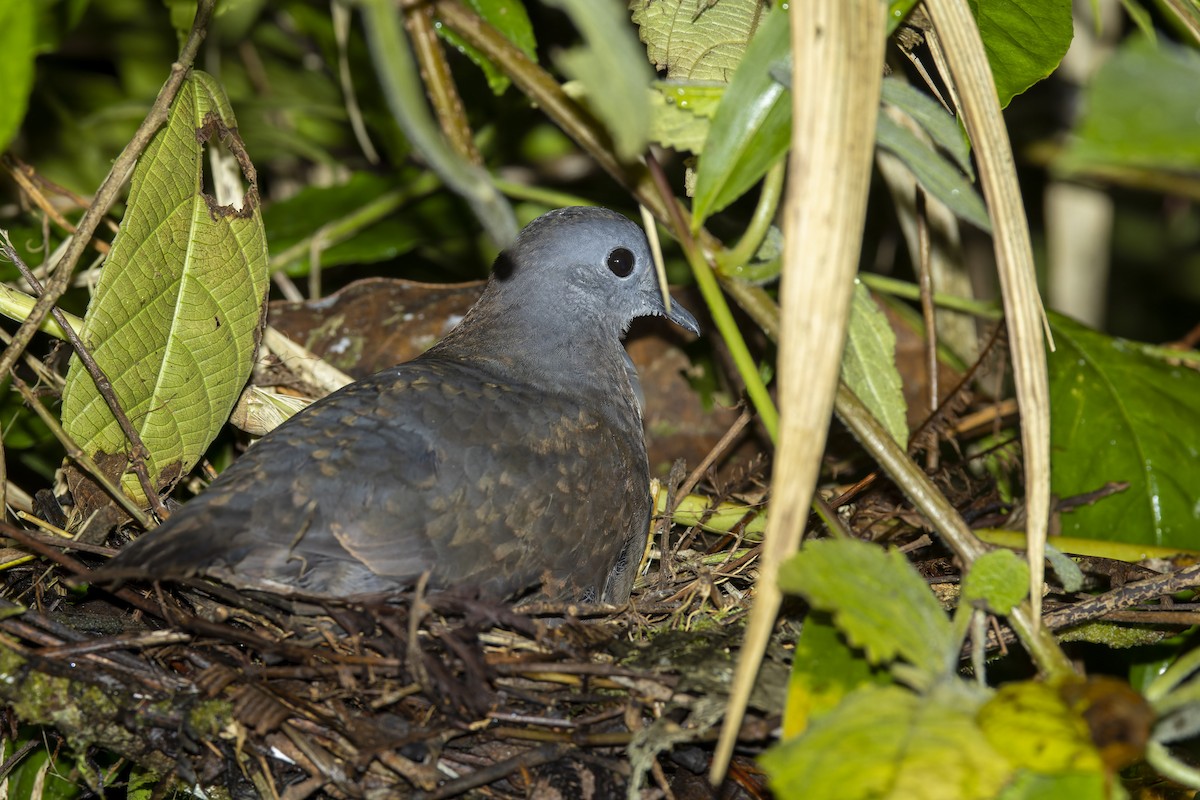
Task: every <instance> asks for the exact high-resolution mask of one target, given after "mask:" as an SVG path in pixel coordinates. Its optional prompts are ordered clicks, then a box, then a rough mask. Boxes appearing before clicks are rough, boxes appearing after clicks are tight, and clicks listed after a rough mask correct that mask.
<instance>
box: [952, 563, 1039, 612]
mask: <svg viewBox="0 0 1200 800" xmlns="http://www.w3.org/2000/svg"><path fill="white" fill-rule="evenodd" d="M1028 594H1029V565H1028V564H1027V563H1026V562H1025V561H1023V560H1021V559H1020V558H1018V557H1017V555H1016V554H1015V553H1014V552H1013V551H1011V550H992V551H991V552H989V553H984V554H983V555H982V556H980V557H979V558H977V559H975V563H974V564H972V565H971V569H970V570H969V571H968V572H967V575H966V577H965V578H963V586H962V599H963V601H964V602H967V603H976V602H981V603H983V604H984V606H985V607H986V608H987V610H988V611H990V612H992V613H993V614H1007V613H1009V612H1010V611H1012V609H1013V606H1015V605H1016V604H1017V603H1020V602H1021V601H1022V600H1024V599H1025V596H1026V595H1028Z"/></svg>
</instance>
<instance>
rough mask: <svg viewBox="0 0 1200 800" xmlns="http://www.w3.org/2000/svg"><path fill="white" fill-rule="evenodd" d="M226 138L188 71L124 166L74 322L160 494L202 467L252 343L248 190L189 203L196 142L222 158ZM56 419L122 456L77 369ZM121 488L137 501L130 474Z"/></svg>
mask: <svg viewBox="0 0 1200 800" xmlns="http://www.w3.org/2000/svg"><path fill="white" fill-rule="evenodd" d="M236 129H237V122H236V120H235V119H234V117H233V113H232V110H231V109H230V107H229V103H228V101H227V100H226V99H225V95H224V92H223V91H222V90H221V88H220V86H219V85H218V84H217V83H216V81H214V80H213V79H212V78H211V77H209V76H208V75H205V74H204V73H202V72H193V73H192V75H191V76H190V77H189V78H188V80H187V81H185V82H184V85H183V88H182V89H181V90H180V92H179V96H178V97H177V98H176V100H175V102H174V104H173V105H172V106H171V111H170V117H169V119H168V120H167V124H166V125H165V126H164V127H163V128H162V129H161V130H159V132H158V134H157V135H156V136H155V137H154V140H153V141H152V142H151V143H150V146H149V147H148V148H147V150H146V153H145V155H143V156H142V158H140V159H139V160H138V163H137V167H136V169H135V170H134V173H133V181H132V188H131V190H130V194H129V204H128V207H127V209H126V212H125V217H124V219H123V220H122V221H121V228H120V230H119V231H118V233H117V236H116V239H115V240H114V241H113V247H112V251H111V252H110V253H109V255H108V259H107V261H106V262H105V268H104V270H103V271H102V273H101V277H100V282H99V284H98V286H97V287H96V294H95V297H94V298H93V299H92V302H91V304H90V305H89V306H88V310H87V315H86V317H85V319H84V328H83V332H82V334H83V341H84V343H85V344H86V345H87V346H88V348H89V349H90V350H91V353H92V355H93V356H94V357H95V359H96V361H97V362H98V363H99V365H100V367H101V368H102V369H103V370H104V372H105V373H106V374H107V375H108V377H109V378H110V379H111V381H112V384H113V389H114V391H115V392H116V396H117V399H118V401H119V402H120V404H121V406H122V408H124V410H125V412H126V413H127V414H128V415H129V418H130V419H131V420H132V422H133V424H134V426H135V427H136V429H137V431H138V433H139V434H140V436H141V437H142V440H143V441H144V442H145V444H146V447H147V448H148V449H149V451H150V463H149V464H148V465H147V466H148V467H149V470H150V474H151V478H152V480H154V481H155V483H156V485H160V486H161V485H165V484H168V483H170V482H171V481H172V480H173V479H174V478H175V477H177V476H178V475H181V474H184V473H186V472H187V471H188V470H189V469H191V467H192V466H193V465H194V464H195V463H196V461H198V460H199V458H200V456H201V455H203V453H204V451H205V449H206V448H207V447H208V445H209V443H210V442H211V441H212V439H213V437H214V436H216V434H217V432H218V431H219V430H220V428H221V426H222V425H223V424H224V422H225V420H226V418H227V417H228V416H229V411H230V409H232V408H233V404H234V402H235V401H236V400H237V398H238V394H239V393H240V392H241V390H242V387H243V386H244V385H245V383H246V379H247V378H248V377H249V375H250V367H251V365H252V364H253V359H254V353H255V350H256V348H257V345H258V337H259V326H260V324H261V320H262V317H263V307H264V304H265V302H266V292H267V244H266V236H265V235H264V233H263V226H262V219H261V217H260V214H259V207H258V192H257V188H256V187H255V186H254V185H253V181H251V188H250V190H249V191H248V192H247V194H246V196H245V197H244V198H243V205H242V210H241V211H235V210H233V209H232V208H229V207H219V206H217V204H216V201H215V200H214V199H213V198H211V197H209V196H207V195H205V194H204V193H203V191H202V190H203V183H202V170H203V163H204V158H203V157H204V155H205V148H206V142H209V143H211V142H212V141H213V140H216V139H218V138H220V139H223V140H224V141H226V142H230V143H232V144H234V146H235V147H234V149H235V150H236V145H237V140H236V133H235V131H236ZM246 164H247V166H248V165H249V162H248V161H247V162H246ZM62 416H63V424H64V427H65V428H66V430H67V433H69V434H70V435H71V437H72V438H73V439H74V440H75V441H76V442H77V443H78V444H79V445H80V446H81V447H82V448H83V449H84V450H85V451H86V452H88V453H89V454H92V455H95V454H98V453H110V454H111V453H125V452H128V450H129V443H128V442H127V441H126V439H125V435H124V434H123V433H122V432H121V430H120V428H119V427H118V426H117V422H116V420H115V419H114V418H113V416H112V414H111V412H110V411H109V409H108V407H107V406H106V405H105V403H104V401H103V399H102V398H101V397H100V395H99V393H98V392H97V390H96V387H95V384H94V383H93V382H92V379H91V377H90V376H89V375H88V374H87V372H86V370H84V368H83V365H82V364H81V363H80V362H79V360H78V358H72V359H71V365H70V369H69V370H68V372H67V382H66V388H65V389H64V391H63V404H62ZM159 476H162V478H161V480H160V479H159ZM124 486H125V490H126V491H127V492H128V493H129V494H130V495H131V496H133V497H137V498H141V497H142V492H141V489H140V487H139V486H138V485H137V481H136V480H135V479H134V477H133V476H132V475H126V476H125V479H124Z"/></svg>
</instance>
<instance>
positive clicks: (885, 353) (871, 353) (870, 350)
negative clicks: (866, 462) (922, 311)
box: [842, 282, 908, 448]
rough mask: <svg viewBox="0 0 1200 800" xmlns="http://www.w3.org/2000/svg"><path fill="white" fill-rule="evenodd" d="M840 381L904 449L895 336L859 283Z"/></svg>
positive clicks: (905, 429)
mask: <svg viewBox="0 0 1200 800" xmlns="http://www.w3.org/2000/svg"><path fill="white" fill-rule="evenodd" d="M842 380H844V381H846V385H847V386H849V387H850V389H851V391H853V392H854V393H855V394H856V395H858V398H859V399H860V400H862V401H863V403H865V404H866V406H867V408H869V409H870V410H871V413H872V414H874V415H875V418H876V419H878V420H879V421H880V422H882V423H883V426H884V427H885V428H887V431H888V433H890V434H891V435H892V438H893V439H895V440H896V441H897V442H898V443H899V445H900V446H901V447H904V448H907V447H908V418H907V413H906V412H907V409H908V407H907V404H906V403H905V402H904V388H903V386H902V385H901V381H900V371H899V370H898V369H896V333H895V331H893V330H892V326H891V325H889V324H888V320H887V316H886V315H885V314H884V313H883V311H882V310H881V309H880V308H879V306H878V305H876V304H875V301H874V300H873V299H872V298H871V292H870V291H869V290H868V289H867V287H866V286H864V285H863V284H862V283H860V282H856V283H855V285H854V303H853V305H851V306H850V330H849V333H848V334H847V336H846V348H845V349H844V350H843V351H842Z"/></svg>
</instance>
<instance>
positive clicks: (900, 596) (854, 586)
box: [779, 539, 959, 688]
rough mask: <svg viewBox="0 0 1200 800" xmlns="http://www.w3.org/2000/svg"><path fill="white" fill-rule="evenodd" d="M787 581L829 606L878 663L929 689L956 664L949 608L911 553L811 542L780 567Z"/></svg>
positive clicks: (782, 581) (790, 588) (787, 587)
mask: <svg viewBox="0 0 1200 800" xmlns="http://www.w3.org/2000/svg"><path fill="white" fill-rule="evenodd" d="M779 586H780V588H782V589H783V590H784V591H785V592H789V593H792V594H799V595H802V596H803V597H804V598H805V599H806V600H807V601H808V602H809V604H810V605H812V606H813V607H814V608H818V609H820V610H821V611H828V612H829V613H831V614H832V615H833V620H834V622H835V623H836V624H837V626H838V628H839V629H840V630H841V631H842V632H843V633H844V634H845V635H846V638H847V639H848V640H849V641H850V643H851V644H853V645H854V646H855V647H858V648H860V649H862V650H863V651H864V652H865V653H866V654H867V658H869V659H870V660H871V662H872V663H874V664H888V663H889V662H892V661H893V660H894V659H895V658H897V657H900V658H903V659H904V660H906V661H907V662H908V666H907V668H906V667H905V665H902V664H892V665H891V668H892V671H893V674H895V675H896V677H897V678H898V679H900V680H902V681H904V682H905V683H908V684H909V685H912V686H914V687H917V688H927V687H929V686H931V685H932V684H933V683H934V682H936V681H937V680H938V679H939V678H941V677H942V676H944V675H945V674H946V673H947V672H948V671H950V670H952V669H953V665H954V663H955V662H956V661H957V659H958V647H959V642H958V640H957V639H956V638H955V635H954V632H953V630H952V629H951V626H950V621H949V620H948V619H947V618H946V612H945V611H943V610H942V607H941V606H940V605H939V604H938V601H937V599H936V598H935V597H934V596H933V593H932V592H931V591H930V590H929V586H928V584H926V583H925V581H924V580H923V579H922V578H921V577H920V576H919V575H917V573H916V572H915V571H914V570H913V568H912V567H911V566H910V565H909V563H908V561H907V560H906V559H905V558H904V555H903V554H901V553H899V552H896V551H894V550H883V549H882V548H880V547H877V546H875V545H871V544H867V543H865V542H860V541H858V540H857V539H848V540H831V539H824V540H818V541H812V542H808V543H807V544H805V545H804V547H803V548H802V549H801V550H800V552H799V553H797V554H796V555H795V556H793V557H792V558H791V559H789V560H788V561H787V562H786V563H785V564H783V566H782V567H781V568H780V571H779Z"/></svg>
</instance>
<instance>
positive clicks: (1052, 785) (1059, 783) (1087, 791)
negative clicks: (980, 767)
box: [996, 770, 1119, 800]
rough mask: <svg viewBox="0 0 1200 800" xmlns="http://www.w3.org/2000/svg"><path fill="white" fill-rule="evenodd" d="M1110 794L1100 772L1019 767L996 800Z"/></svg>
mask: <svg viewBox="0 0 1200 800" xmlns="http://www.w3.org/2000/svg"><path fill="white" fill-rule="evenodd" d="M1114 796H1119V795H1114V794H1113V793H1112V792H1110V791H1109V783H1108V780H1107V778H1106V776H1105V775H1104V773H1103V772H1060V773H1056V774H1054V775H1041V774H1039V773H1036V772H1029V771H1027V770H1020V771H1018V772H1017V775H1016V777H1015V778H1014V779H1013V782H1012V783H1011V784H1009V785H1008V786H1006V787H1005V788H1004V791H1002V792H1001V793H1000V794H998V795H996V800H1062V798H1064V797H1069V798H1071V800H1109V799H1110V798H1112V797H1114Z"/></svg>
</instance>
